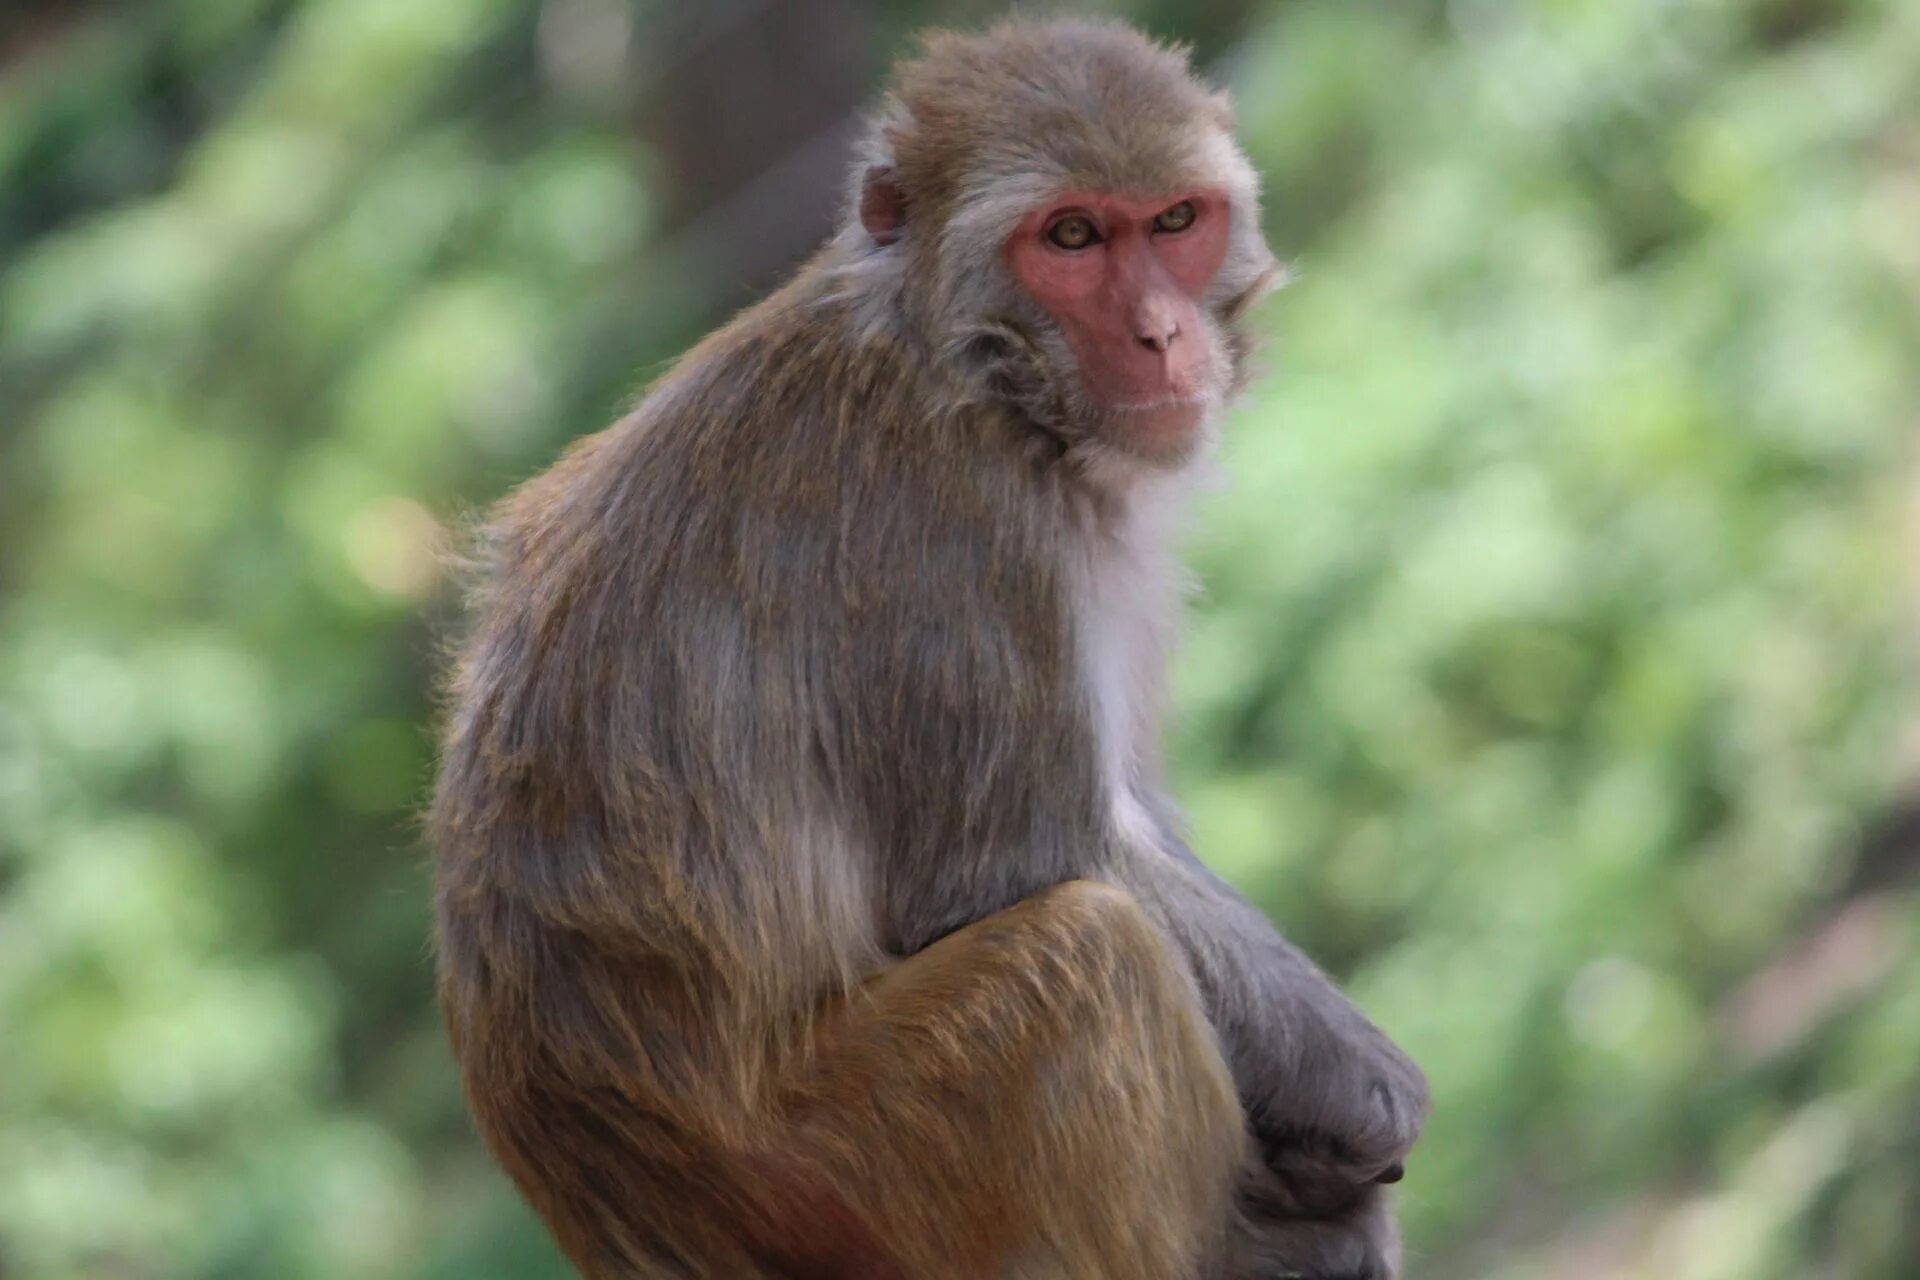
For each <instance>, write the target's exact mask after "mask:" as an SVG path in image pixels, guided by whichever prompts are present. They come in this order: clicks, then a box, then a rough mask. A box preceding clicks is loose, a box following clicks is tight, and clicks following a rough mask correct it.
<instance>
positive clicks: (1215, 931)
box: [1121, 840, 1428, 1211]
mask: <svg viewBox="0 0 1920 1280" xmlns="http://www.w3.org/2000/svg"><path fill="white" fill-rule="evenodd" d="M1121 880H1122V882H1123V883H1125V884H1126V885H1127V887H1128V888H1130V889H1131V890H1132V891H1133V892H1134V893H1135V894H1136V896H1138V897H1139V899H1140V901H1141V902H1142V904H1143V905H1144V906H1145V907H1146V908H1147V910H1148V912H1149V913H1150V914H1151V915H1152V916H1153V917H1154V918H1155V920H1156V921H1157V922H1158V923H1159V924H1160V926H1161V927H1162V928H1163V929H1164V930H1165V931H1166V933H1167V934H1168V936H1169V937H1170V938H1172V939H1173V940H1174V942H1175V943H1176V944H1177V945H1178V946H1179V948H1180V949H1181V950H1182V951H1183V952H1184V953H1185V954H1186V956H1187V957H1188V960H1189V962H1190V963H1191V964H1192V966H1193V970H1194V977H1195V979H1196V980H1197V982H1198V983H1199V986H1200V990H1201V994H1202V998H1203V1000H1204V1001H1205V1004H1206V1007H1207V1011H1208V1014H1209V1016H1210V1017H1211V1018H1212V1020H1213V1023H1214V1026H1215V1028H1216V1029H1217V1030H1218V1031H1219V1033H1220V1038H1221V1041H1222V1044H1223V1047H1224V1049H1225V1051H1226V1053H1227V1058H1228V1063H1229V1066H1230V1067H1231V1069H1232V1072H1233V1077H1234V1082H1235V1084H1236V1085H1237V1087H1238V1088H1239V1091H1240V1097H1241V1101H1242V1104H1243V1105H1244V1106H1245V1108H1246V1111H1247V1116H1248V1120H1249V1122H1250V1124H1251V1125H1252V1128H1253V1131H1254V1134H1255V1136H1256V1137H1257V1138H1258V1139H1259V1141H1260V1143H1261V1146H1262V1149H1263V1151H1264V1153H1265V1155H1266V1157H1267V1161H1268V1164H1269V1165H1270V1166H1271V1167H1273V1168H1274V1169H1275V1170H1276V1171H1277V1172H1279V1173H1280V1174H1281V1175H1282V1176H1283V1180H1284V1182H1285V1183H1286V1186H1287V1189H1288V1191H1289V1192H1290V1193H1291V1194H1292V1195H1293V1196H1294V1197H1295V1199H1296V1201H1297V1205H1296V1207H1297V1208H1299V1209H1300V1210H1302V1211H1318V1210H1320V1209H1322V1208H1324V1207H1326V1206H1328V1205H1337V1204H1340V1203H1343V1202H1344V1200H1345V1199H1346V1198H1347V1197H1349V1196H1350V1195H1351V1194H1352V1192H1353V1189H1354V1188H1356V1187H1358V1186H1364V1185H1366V1184H1368V1183H1370V1182H1373V1181H1376V1180H1387V1181H1391V1180H1393V1179H1394V1178H1396V1177H1397V1176H1398V1166H1399V1164H1400V1162H1401V1161H1402V1160H1403V1159H1404V1158H1405V1157H1406V1154H1407V1152H1408V1150H1409V1149H1410V1148H1411V1147H1412V1146H1413V1143H1414V1141H1415V1139H1416V1138H1418V1137H1419V1134H1420V1128H1421V1125H1422V1123H1423V1122H1424V1121H1425V1119H1426V1113H1427V1107H1428V1098H1427V1083H1426V1077H1425V1076H1424V1075H1423V1074H1422V1073H1421V1071H1420V1068H1419V1067H1417V1066H1415V1065H1414V1064H1413V1062H1412V1061H1411V1060H1410V1059H1408V1057H1407V1056H1406V1055H1405V1054H1404V1053H1402V1052H1401V1051H1400V1049H1399V1048H1398V1047H1397V1046H1395V1045H1394V1043H1393V1042H1392V1041H1391V1040H1389V1039H1388V1038H1387V1037H1386V1035H1385V1034H1384V1033H1383V1032H1381V1031H1380V1029H1379V1028H1377V1027H1375V1026H1374V1025H1373V1023H1372V1022H1370V1021H1368V1019H1367V1017H1366V1015H1365V1014H1363V1013H1361V1012H1360V1010H1359V1009H1358V1008H1357V1007H1356V1006H1355V1005H1354V1004H1353V1002H1352V1001H1351V1000H1349V999H1348V998H1347V997H1346V995H1345V994H1343V993H1342V992H1341V991H1340V990H1339V988H1337V987H1336V986H1334V984H1333V982H1332V981H1331V980H1330V979H1328V977H1327V976H1326V975H1325V974H1323V973H1322V972H1320V970H1319V968H1318V967H1316V966H1315V965H1314V963H1313V962H1312V961H1311V960H1309V959H1308V958H1307V957H1306V956H1305V955H1303V954H1302V953H1301V952H1300V951H1299V949H1298V948H1296V947H1294V946H1293V945H1292V944H1291V943H1289V942H1288V941H1287V940H1286V939H1284V938H1282V937H1281V936H1280V934H1279V933H1278V932H1276V931H1275V929H1274V928H1273V926H1272V925H1271V924H1270V923H1269V922H1268V921H1267V918H1266V917H1265V916H1264V915H1263V914H1262V913H1261V912H1260V911H1258V910H1257V909H1256V908H1254V907H1253V906H1252V905H1251V904H1250V903H1248V902H1247V901H1246V900H1245V899H1244V898H1242V897H1241V896H1240V895H1239V894H1237V893H1235V892H1234V891H1233V889H1232V888H1230V887H1229V886H1228V885H1227V884H1226V883H1225V882H1224V881H1223V880H1221V879H1220V878H1219V877H1218V876H1216V875H1215V874H1214V873H1213V872H1212V871H1211V870H1209V869H1208V868H1207V867H1206V866H1205V864H1203V863H1202V862H1201V861H1200V860H1199V859H1198V858H1197V857H1195V856H1194V854H1193V852H1192V851H1191V850H1189V849H1188V848H1186V846H1185V845H1183V844H1181V843H1179V842H1178V841H1171V840H1170V841H1168V842H1167V843H1166V846H1165V847H1164V848H1161V849H1151V850H1148V849H1140V850H1136V851H1134V852H1133V853H1131V854H1130V855H1129V856H1128V858H1127V859H1126V860H1125V861H1124V862H1123V864H1122V868H1121Z"/></svg>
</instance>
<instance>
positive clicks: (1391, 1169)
mask: <svg viewBox="0 0 1920 1280" xmlns="http://www.w3.org/2000/svg"><path fill="white" fill-rule="evenodd" d="M1406 1176H1407V1166H1405V1165H1404V1164H1401V1163H1400V1162H1399V1161H1398V1160H1396V1161H1394V1162H1393V1163H1392V1164H1390V1165H1388V1166H1387V1167H1386V1170H1385V1172H1383V1173H1382V1174H1381V1175H1380V1176H1379V1177H1377V1178H1375V1179H1374V1181H1375V1182H1378V1183H1383V1184H1387V1185H1391V1184H1392V1183H1395V1182H1398V1181H1400V1179H1402V1178H1404V1177H1406Z"/></svg>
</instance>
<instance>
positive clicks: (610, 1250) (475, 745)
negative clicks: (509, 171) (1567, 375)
mask: <svg viewBox="0 0 1920 1280" xmlns="http://www.w3.org/2000/svg"><path fill="white" fill-rule="evenodd" d="M1229 127H1230V119H1229V113H1228V107H1227V104H1226V102H1225V101H1224V99H1223V98H1221V97H1220V96H1218V95H1216V94H1214V93H1212V92H1210V91H1208V90H1207V89H1205V88H1203V87H1201V86H1200V85H1199V84H1198V83H1196V82H1195V80H1194V79H1193V78H1192V77H1191V75H1190V74H1189V72H1188V69H1187V66H1186V62H1185V59H1184V57H1183V56H1182V55H1180V54H1179V53H1177V52H1174V51H1170V50H1168V49H1165V48H1162V47H1160V46H1157V45H1154V44H1152V43H1150V42H1148V41H1147V40H1146V39H1144V38H1143V37H1141V36H1139V35H1137V34H1135V33H1134V32H1132V31H1131V30H1129V29H1127V28H1126V27H1123V26H1119V25H1111V24H1096V23H1083V22H1072V21H1047V22H1013V23H1008V24H1004V25H1002V26H999V27H996V28H994V29H993V30H991V31H990V32H988V33H987V34H985V35H979V36H957V35H936V36H933V37H931V38H930V39H928V40H927V41H926V46H925V51H924V53H923V54H922V55H921V56H920V57H918V58H917V59H915V60H913V61H910V62H907V63H905V64H904V65H903V66H901V67H900V68H899V69H898V70H897V73H896V77H895V80H894V85H893V90H892V93H891V95H890V96H889V97H888V98H887V100H886V102H885V104H884V105H883V107H882V108H881V110H880V111H879V113H878V115H877V118H876V120H875V122H874V125H873V127H872V130H871V132H870V134H869V136H868V137H867V139H866V141H865V144H864V152H863V154H862V155H861V156H860V159H859V162H858V165H857V167H856V171H855V182H854V190H853V191H852V193H851V198H850V200H849V206H850V208H849V213H848V218H847V221H846V223H845V225H844V226H843V227H842V228H841V229H840V231H839V232H838V233H837V234H836V236H835V237H834V238H833V240H832V241H831V242H830V243H829V244H828V245H827V246H826V247H825V248H824V249H823V250H822V251H821V252H820V254H819V255H818V256H817V257H816V258H814V260H813V261H812V262H811V263H809V264H808V265H807V266H806V267H805V268H804V269H803V270H802V271H801V272H800V273H799V275H798V277H797V278H795V279H794V280H793V281H792V282H791V283H790V284H788V285H787V286H786V287H785V288H783V289H781V290H780V291H779V292H778V293H776V294H774V295H773V296H772V297H770V298H768V299H767V300H766V301H764V302H762V303H761V304H760V305H758V306H756V307H754V308H752V309H751V310H749V311H747V312H746V313H745V314H743V315H741V316H740V317H739V318H737V319H736V320H734V321H733V322H732V323H731V324H729V325H727V326H726V327H725V328H723V329H721V330H720V331H719V332H718V333H715V334H714V335H712V336H711V337H709V338H707V339H706V340H705V341H704V342H702V343H700V344H699V345H698V346H697V347H695V348H694V349H693V350H692V351H691V352H689V353H688V354H687V355H686V356H685V357H684V358H683V359H681V360H680V361H679V363H678V364H677V365H675V366H674V368H673V369H672V370H671V371H670V372H669V373H667V374H666V375H665V376H664V377H663V378H661V379H660V381H659V382H658V383H657V384H656V385H655V386H654V387H653V388H652V389H651V390H650V391H649V393H648V394H647V396H646V398H645V399H644V400H643V401H642V403H641V404H640V405H639V407H638V408H636V409H635V410H634V411H633V412H632V413H631V414H630V415H628V416H627V417H626V418H625V419H624V420H623V421H622V422H620V423H619V424H618V425H616V426H614V427H613V428H612V429H610V430H608V431H606V432H604V433H602V434H600V435H597V436H594V437H592V438H590V439H587V440H583V441H581V442H580V443H579V444H577V445H576V446H575V447H574V448H572V449H571V450H570V451H569V452H568V453H567V455H566V456H565V457H564V458H563V459H562V460H561V461H560V462H559V464H558V465H556V466H555V467H554V468H553V469H552V470H551V471H549V472H547V473H546V474H545V475H542V476H540V477H539V478H537V479H535V480H533V481H531V482H530V483H528V484H526V485H525V486H524V487H522V488H521V489H520V490H519V491H518V492H516V493H515V494H513V495H512V496H511V497H510V498H508V499H507V500H506V502H505V503H504V505H502V506H501V508H500V509H499V510H498V512H497V513H496V515H495V518H494V520H493V522H492V524H491V526H490V530H489V533H488V537H487V539H486V542H487V559H488V561H489V566H490V567H489V572H488V574H487V577H486V581H485V582H484V583H483V584H482V586H481V587H480V589H479V591H478V593H477V597H476V601H475V612H474V619H473V628H472V632H471V635H470V636H469V638H468V639H467V641H466V644H465V649H464V652H463V654H462V656H461V659H460V662H459V665H458V669H457V671H456V672H455V674H454V676H453V678H452V682H451V691H450V694H451V708H450V717H449V722H448V725H447V728H446V737H445V744H444V758H443V763H442V770H441V776H440V781H439V788H438V793H437V796H436V798H435V802H434V808H433V814H432V835H433V840H434V843H435V845H436V847H437V850H438V864H437V870H438V923H439V945H440V973H441V992H442V999H443V1002H444V1006H445V1011H446V1015H447V1020H448V1023H449V1026H450V1028H451V1033H452V1039H453V1042H454V1046H455V1049H456V1052H457V1055H458V1058H459V1061H460V1066H461V1070H462V1072H463V1074H464V1079H465V1084H466V1089H467V1093H468V1096H469V1099H470V1101H471V1104H472V1107H473V1111H474V1113H475V1115H476V1116H477V1118H478V1121H479V1125H480V1128H481V1131H482V1132H483V1133H484V1135H485V1137H486V1140H487V1142H488V1143H489V1145H490V1147H491V1149H492V1150H493V1152H494V1154H495V1155H496V1156H497V1157H498V1158H499V1160H500V1162H501V1163H502V1164H503V1165H504V1166H505V1167H506V1169H507V1171H508V1172H509V1173H510V1174H511V1175H512V1176H513V1178H514V1180H515V1181H516V1182H517V1183H518V1184H519V1186H520V1189H521V1190H522V1191H523V1192H524V1193H525V1194H526V1196H527V1198H528V1199H529V1200H530V1201H531V1202H532V1203H533V1205H534V1207H535V1208H536V1209H537V1210H538V1212H539V1213H540V1214H541V1216H542V1217H543V1218H544V1219H545V1220H546V1222H547V1224H548V1225H549V1226H550V1227H551V1229H552V1231H553V1233H554V1235H555V1237H556V1238H557V1239H558V1241H559V1243H560V1245H561V1247H562V1248H563V1249H564V1250H565V1251H566V1252H567V1254H568V1255H569V1256H570V1257H571V1258H572V1260H573V1262H574V1263H575V1264H576V1265H577V1266H578V1267H579V1268H580V1269H581V1270H582V1271H583V1272H585V1273H586V1274H587V1275H589V1276H594V1277H633V1276H673V1277H701V1278H707V1277H715V1278H733V1277H752V1276H791V1277H865V1278H869V1280H881V1278H883V1277H884V1278H888V1280H922V1278H928V1280H939V1278H947V1277H952V1278H955V1280H958V1278H961V1277H968V1278H972V1277H1021V1278H1032V1277H1056V1276H1057V1277H1086V1278H1088V1280H1094V1278H1100V1280H1173V1278H1186V1277H1279V1276H1305V1277H1335V1276H1338V1277H1386V1276H1391V1275H1393V1274H1395V1272H1396V1270H1397V1252H1398V1250H1397V1245H1396V1242H1395V1233H1394V1230H1393V1225H1392V1217H1391V1212H1390V1208H1389V1206H1388V1203H1387V1199H1386V1196H1387V1193H1386V1192H1385V1190H1384V1189H1383V1187H1382V1186H1381V1184H1382V1183H1385V1182H1390V1181H1393V1180H1394V1179H1396V1178H1397V1177H1398V1176H1399V1170H1400V1162H1401V1160H1402V1159H1403V1157H1405V1155H1406V1154H1407V1151H1408V1148H1409V1147H1410V1146H1411V1144H1412V1143H1413V1141H1414V1139H1415V1137H1416V1135H1417V1133H1418V1131H1419V1128H1420V1125H1421V1123H1422V1120H1423V1118H1424V1115H1425V1111H1426V1107H1427V1098H1426V1086H1425V1083H1424V1081H1423V1079H1422V1077H1421V1075H1420V1072H1419V1070H1418V1069H1417V1068H1416V1067H1414V1066H1413V1065H1412V1064H1411V1063H1410V1062H1409V1061H1408V1060H1407V1059H1406V1058H1405V1057H1404V1056H1403V1055H1402V1054H1401V1053H1400V1052H1399V1051H1398V1050H1397V1049H1395V1047H1394V1046H1393V1045H1392V1044H1391V1043H1389V1042H1388V1040H1387V1039H1386V1038H1385V1037H1384V1036H1383V1035H1382V1034H1381V1033H1380V1032H1379V1031H1377V1030H1376V1029H1375V1028H1374V1027H1373V1026H1372V1025H1371V1024H1370V1023H1369V1022H1368V1021H1367V1020H1366V1019H1365V1018H1364V1017H1363V1016H1362V1015H1361V1014H1360V1013H1359V1012H1358V1011H1357V1010H1356V1009H1355V1008H1354V1007H1353V1006H1352V1005H1351V1004H1350V1003H1348V1001H1347V1000H1346V999H1345V998H1344V997H1342V996H1341V995H1340V994H1339V992H1337V991H1336V990H1335V989H1334V988H1333V986H1332V985H1330V984H1329V982H1328V981H1327V980H1326V979H1325V978H1324V977H1323V976H1322V975H1321V974H1320V973H1319V972H1318V971H1317V970H1316V969H1315V968H1314V967H1313V966H1312V964H1310V963H1309V962H1308V961H1307V960H1305V959H1304V958H1303V957H1302V956H1301V955H1300V954H1299V953H1297V952H1296V951H1295V950H1293V949H1292V948H1291V947H1290V946H1289V945H1288V944H1287V943H1285V942H1284V941H1282V940H1281V939H1280V937H1279V936H1277V935H1276V934H1275V933H1274V931H1273V929H1272V928H1271V927H1270V926H1269V925H1268V923H1267V922H1266V920H1265V919H1264V918H1263V917H1262V916H1261V915H1260V914H1259V913H1258V912H1256V911H1255V910H1253V909H1252V908H1251V907H1250V906H1248V905H1247V904H1246V903H1245V902H1243V901H1242V900H1241V899H1240V898H1239V897H1237V896H1236V895H1235V894H1234V893H1233V892H1232V891H1231V890H1229V889H1228V888H1227V887H1226V886H1225V885H1224V884H1222V883H1221V882H1220V881H1219V880H1217V879H1216V878H1215V877H1213V876H1212V875H1211V874H1209V873H1208V872H1207V871H1206V870H1205V869H1204V868H1203V867H1202V866H1201V864H1200V863H1199V862H1198V861H1197V860H1196V859H1195V858H1194V856H1193V855H1192V854H1191V853H1189V852H1188V850H1187V849H1186V847H1185V846H1184V845H1183V843H1182V841H1181V838H1180V836H1179V834H1178V832H1179V829H1180V820H1179V818H1178V815H1177V814H1176V812H1175V810H1174V807H1173V804H1172V802H1171V801H1170V800H1169V799H1168V797H1167V795H1166V792H1165V788H1164V784H1163V782H1162V776H1161V766H1160V760H1159V750H1158V747H1157V745H1156V735H1157V726H1158V721H1159V718H1160V710H1161V703H1162V701H1163V692H1164V690H1163V667H1164V663H1165V657H1166V651H1167V648H1168V645H1169V643H1170V641H1171V638H1172V633H1173V629H1174V626H1175V622H1176V619H1177V615H1178V614H1179V611H1180V602H1181V595H1182V583H1181V574H1180V570H1179V568H1178V566H1177V565H1176V563H1175V560H1174V558H1173V556H1172V553H1171V551H1170V549H1169V546H1168V538H1169V533H1170V530H1171V528H1172V527H1173V526H1174V524H1175V523H1176V521H1177V519H1178V515H1179V512H1180V510H1181V508H1182V505H1183V500H1184V497H1185V495H1186V493H1187V491H1188V490H1189V489H1190V488H1192V487H1193V478H1194V476H1195V475H1196V473H1197V472H1198V471H1199V469H1200V468H1201V467H1202V465H1203V463H1204V461H1205V459H1206V457H1207V455H1208V453H1209V450H1210V447H1211V443H1212V440H1213V436H1214V433H1215V430H1216V421H1217V419H1218V417H1219V415H1220V412H1221V408H1222V405H1223V404H1224V403H1225V402H1226V401H1227V400H1228V399H1229V398H1230V397H1231V396H1232V395H1233V394H1234V393H1235V392H1236V391H1237V390H1238V389H1239V388H1240V386H1241V385H1242V383H1243V380H1244V378H1245V369H1244V362H1245V358H1246V352H1247V346H1248V343H1247V339H1246V337H1245V335H1244V334H1243V333H1242V332H1241V329H1240V327H1239V323H1240V319H1241V316H1242V313H1243V312H1244V311H1245V310H1246V308H1247V307H1248V305H1249V304H1250V303H1251V302H1252V301H1253V300H1254V299H1255V298H1257V297H1258V296H1260V295H1261V294H1262V293H1263V292H1264V291H1265V290H1267V289H1268V288H1269V287H1270V285H1271V283H1272V281H1273V279H1274V276H1275V266H1274V261H1273V258H1272V255H1271V254H1270V253H1269V252H1268V250H1267V246H1266V244H1265V243H1264V242H1263V240H1262V238H1261V234H1260V231H1259V229H1258V228H1259V218H1258V215H1259V208H1258V192H1257V185H1256V180H1255V176H1254V173H1253V171H1252V169H1251V167H1250V166H1249V165H1248V163H1247V161H1246V160H1245V158H1244V157H1243V156H1242V155H1241V153H1240V151H1239V150H1238V149H1237V147H1236V145H1235V144H1234V142H1233V141H1232V138H1231V136H1230V133H1229Z"/></svg>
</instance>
